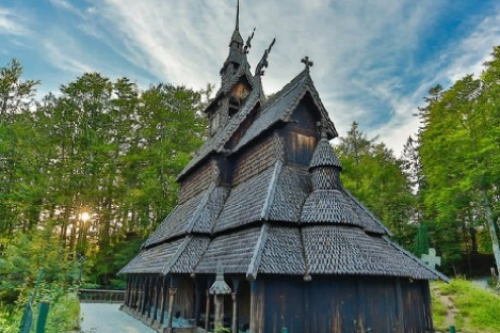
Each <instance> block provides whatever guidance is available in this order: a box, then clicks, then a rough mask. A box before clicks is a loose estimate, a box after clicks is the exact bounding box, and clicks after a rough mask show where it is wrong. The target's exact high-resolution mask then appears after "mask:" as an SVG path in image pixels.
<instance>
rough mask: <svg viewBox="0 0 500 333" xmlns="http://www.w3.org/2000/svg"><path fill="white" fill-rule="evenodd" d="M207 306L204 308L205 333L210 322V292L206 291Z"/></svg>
mask: <svg viewBox="0 0 500 333" xmlns="http://www.w3.org/2000/svg"><path fill="white" fill-rule="evenodd" d="M206 295H207V304H206V307H205V332H208V323H209V322H210V292H209V290H208V289H207V291H206Z"/></svg>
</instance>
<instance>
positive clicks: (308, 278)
mask: <svg viewBox="0 0 500 333" xmlns="http://www.w3.org/2000/svg"><path fill="white" fill-rule="evenodd" d="M300 224H301V222H300V221H299V228H298V229H299V235H300V247H301V248H302V251H301V252H302V259H304V268H305V269H306V274H305V275H304V280H305V281H311V275H310V274H309V272H310V264H309V260H307V254H306V246H305V244H304V233H303V232H302V226H300Z"/></svg>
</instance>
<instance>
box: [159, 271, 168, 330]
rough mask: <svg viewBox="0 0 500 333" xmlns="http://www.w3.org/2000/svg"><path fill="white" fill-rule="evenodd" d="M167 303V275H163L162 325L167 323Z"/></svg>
mask: <svg viewBox="0 0 500 333" xmlns="http://www.w3.org/2000/svg"><path fill="white" fill-rule="evenodd" d="M166 303H167V277H166V276H164V277H163V283H162V285H161V311H160V327H161V326H163V324H164V323H165V305H166Z"/></svg>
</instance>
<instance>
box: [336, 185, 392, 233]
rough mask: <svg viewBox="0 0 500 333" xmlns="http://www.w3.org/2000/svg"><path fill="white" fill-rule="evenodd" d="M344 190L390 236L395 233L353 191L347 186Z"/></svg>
mask: <svg viewBox="0 0 500 333" xmlns="http://www.w3.org/2000/svg"><path fill="white" fill-rule="evenodd" d="M342 191H344V193H345V194H347V196H349V198H351V199H352V200H354V202H355V203H356V204H357V205H358V206H359V207H361V208H362V209H363V210H364V211H365V212H366V213H367V214H368V215H370V217H371V218H372V219H373V220H374V221H375V222H376V223H377V224H378V225H379V226H380V227H381V228H382V229H383V230H385V232H386V233H387V235H389V236H392V235H393V233H392V231H391V230H389V228H387V227H386V226H385V225H384V224H383V223H382V222H380V220H379V219H378V218H377V217H376V216H375V215H373V213H372V212H371V211H370V210H369V209H368V208H367V207H366V206H365V205H363V204H362V203H361V202H360V201H359V200H358V199H356V197H355V196H354V195H352V193H351V192H349V191H348V190H347V189H346V188H344V187H342Z"/></svg>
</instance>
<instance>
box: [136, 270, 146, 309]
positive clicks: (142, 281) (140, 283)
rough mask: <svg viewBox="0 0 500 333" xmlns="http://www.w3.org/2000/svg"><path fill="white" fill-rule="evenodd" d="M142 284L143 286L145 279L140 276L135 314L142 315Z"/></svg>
mask: <svg viewBox="0 0 500 333" xmlns="http://www.w3.org/2000/svg"><path fill="white" fill-rule="evenodd" d="M144 284H145V278H144V276H141V278H140V279H139V285H138V288H137V289H138V292H139V302H138V303H139V304H137V314H138V315H142V307H143V305H144V304H143V303H144Z"/></svg>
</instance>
